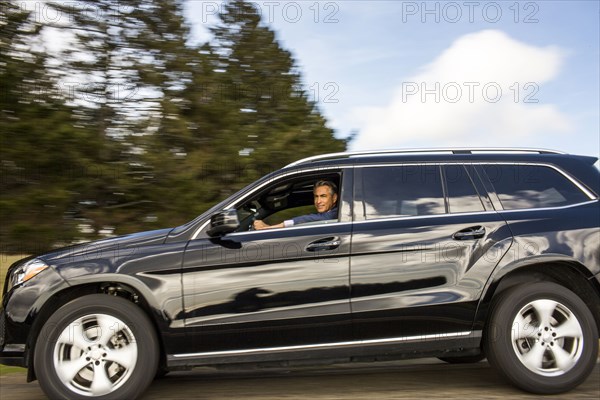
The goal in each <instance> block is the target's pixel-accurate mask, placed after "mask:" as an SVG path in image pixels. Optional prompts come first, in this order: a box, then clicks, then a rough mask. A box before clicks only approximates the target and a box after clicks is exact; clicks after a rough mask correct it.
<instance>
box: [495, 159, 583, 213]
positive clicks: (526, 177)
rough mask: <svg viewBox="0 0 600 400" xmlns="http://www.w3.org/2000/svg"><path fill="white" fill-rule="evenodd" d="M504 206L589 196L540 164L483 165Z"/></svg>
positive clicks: (547, 203)
mask: <svg viewBox="0 0 600 400" xmlns="http://www.w3.org/2000/svg"><path fill="white" fill-rule="evenodd" d="M484 169H485V171H486V173H487V175H488V177H489V179H490V181H491V182H492V184H493V185H494V188H495V190H496V194H497V195H498V198H499V199H500V202H501V203H502V207H503V208H504V209H505V210H516V209H524V208H543V207H560V206H564V205H569V204H576V203H581V202H583V201H586V200H589V198H588V197H587V196H586V195H585V194H584V193H583V192H582V191H581V190H580V189H579V188H578V187H577V186H576V185H575V184H574V183H573V182H571V181H570V180H569V179H568V178H566V177H565V176H564V175H563V174H561V173H560V172H558V171H556V170H555V169H553V168H550V167H546V166H540V165H486V166H484Z"/></svg>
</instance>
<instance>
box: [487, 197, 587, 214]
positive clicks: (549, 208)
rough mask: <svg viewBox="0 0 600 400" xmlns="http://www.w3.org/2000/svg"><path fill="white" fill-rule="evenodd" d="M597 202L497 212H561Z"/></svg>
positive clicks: (500, 211)
mask: <svg viewBox="0 0 600 400" xmlns="http://www.w3.org/2000/svg"><path fill="white" fill-rule="evenodd" d="M597 201H598V199H594V200H590V201H584V202H582V203H575V204H569V205H566V206H559V207H540V208H516V209H514V210H498V211H497V212H499V213H513V212H523V211H540V210H542V211H544V210H546V211H548V210H560V209H563V208H571V207H579V206H583V205H586V204H593V203H596V202H597Z"/></svg>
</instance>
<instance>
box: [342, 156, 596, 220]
mask: <svg viewBox="0 0 600 400" xmlns="http://www.w3.org/2000/svg"><path fill="white" fill-rule="evenodd" d="M411 165H412V166H414V165H423V166H425V165H435V166H438V167H440V170H441V171H443V168H441V166H444V165H460V166H462V167H465V166H467V165H473V166H479V167H483V166H486V165H513V166H538V167H547V168H551V169H553V170H555V171H556V172H558V173H559V174H561V175H562V176H564V177H565V178H566V179H568V180H569V181H570V182H571V183H572V184H573V185H575V186H576V187H577V188H578V189H579V190H580V191H581V192H582V193H583V194H585V195H586V196H587V197H588V198H589V200H588V201H583V202H579V203H573V204H567V205H563V206H556V207H543V208H542V207H540V208H519V209H505V208H504V206H503V205H502V202H500V199H498V198H497V194H496V191H495V190H496V189H495V188H494V186H493V183H492V182H491V180H490V178H489V176H488V175H487V173H486V172H485V171H484V170H483V169H482V168H479V169H481V171H478V170H477V169H476V170H475V171H476V172H477V173H478V174H479V175H481V174H483V176H478V177H477V178H478V179H479V180H480V181H482V184H483V187H484V188H485V189H486V190H488V191H489V190H490V189H493V192H488V197H490V196H491V195H494V196H492V197H496V198H497V203H498V204H495V201H493V200H492V207H494V208H495V210H485V211H481V212H466V213H449V212H446V213H444V214H432V215H409V216H404V217H402V216H397V217H384V218H375V219H367V218H366V215H365V214H364V207H365V205H364V203H365V202H364V199H363V198H362V195H361V196H360V200H359V201H358V202H357V201H356V198H357V197H356V194H357V191H358V190H359V189H360V190H362V183H361V186H360V188H359V186H358V185H357V184H355V189H354V198H353V202H354V204H355V207H353V210H354V212H355V214H354V218H353V220H354V222H355V223H361V222H374V221H390V220H398V219H402V220H403V219H407V218H411V219H414V218H432V217H440V216H452V215H477V214H487V213H490V212H513V211H531V210H556V209H563V208H571V207H575V206H579V205H582V204H589V203H593V202H594V201H597V200H598V199H599V198H598V197H596V196H594V194H593V193H592V192H590V191H589V190H588V189H587V188H586V187H585V186H583V185H582V184H581V183H580V182H579V181H577V179H575V178H574V177H572V176H571V175H570V174H569V173H568V172H566V171H564V170H563V169H562V168H560V167H558V166H556V165H554V164H550V163H540V162H514V161H474V162H470V161H469V162H460V161H456V162H443V161H442V162H440V161H434V162H427V161H425V162H392V163H385V164H362V165H355V166H354V169H355V182H359V181H360V182H362V170H363V169H364V168H374V167H377V168H382V167H403V166H411ZM467 173H468V170H467ZM357 177H359V178H360V179H356V178H357ZM473 179H475V178H473ZM486 182H487V183H488V184H489V185H491V188H487V185H486ZM473 183H474V182H473ZM475 189H476V191H477V193H478V195H479V198H480V200H481V196H482V194H481V193H479V191H478V190H477V186H475ZM444 196H445V200H444V201H446V202H447V201H448V200H447V195H446V193H444ZM357 203H360V204H357ZM484 204H485V203H484ZM498 205H499V206H500V208H498V207H497V206H498ZM357 210H363V214H362V215H358V214H356V211H357Z"/></svg>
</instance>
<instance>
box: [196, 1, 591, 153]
mask: <svg viewBox="0 0 600 400" xmlns="http://www.w3.org/2000/svg"><path fill="white" fill-rule="evenodd" d="M254 4H255V6H256V7H257V8H258V9H259V10H260V11H261V13H262V16H263V20H264V21H265V23H268V24H269V25H270V26H271V27H272V28H273V29H274V30H276V32H277V37H278V39H279V40H280V42H281V44H282V45H283V47H285V48H286V49H288V50H290V51H291V52H292V54H293V55H294V57H295V58H296V61H297V64H298V66H299V67H300V70H301V72H302V74H303V77H304V81H305V85H306V87H307V89H309V90H311V91H312V92H313V94H314V95H315V98H316V100H317V101H318V104H319V107H320V109H321V111H322V112H323V113H324V114H325V116H326V117H327V119H328V120H329V125H330V126H331V127H332V128H333V129H335V131H336V134H337V135H338V136H340V137H342V136H346V135H348V134H349V133H350V132H352V131H357V132H358V136H357V138H356V140H355V141H354V142H353V143H352V144H351V149H353V150H361V149H368V148H401V147H440V146H454V147H458V146H492V147H505V146H509V147H542V148H553V149H558V150H562V151H567V152H571V153H580V154H588V155H595V156H598V155H600V126H599V123H600V115H599V114H600V112H599V109H600V101H599V97H600V83H599V75H600V65H599V63H600V54H599V49H600V42H599V41H600V28H599V20H600V2H598V1H535V2H533V1H519V2H517V1H495V2H493V1H456V2H447V1H444V2H436V1H429V2H423V1H416V2H413V1H364V0H356V1H346V0H344V1H313V0H309V1H295V2H291V1H268V0H266V1H260V0H259V1H256V2H254ZM221 5H222V2H220V1H199V0H188V3H187V5H186V16H187V18H188V20H189V22H190V23H191V24H192V26H193V33H194V35H195V37H196V38H197V39H198V40H199V41H203V40H206V38H208V33H207V30H206V27H207V26H208V25H209V24H210V23H211V22H213V21H214V17H213V15H214V10H215V9H217V8H218V7H221Z"/></svg>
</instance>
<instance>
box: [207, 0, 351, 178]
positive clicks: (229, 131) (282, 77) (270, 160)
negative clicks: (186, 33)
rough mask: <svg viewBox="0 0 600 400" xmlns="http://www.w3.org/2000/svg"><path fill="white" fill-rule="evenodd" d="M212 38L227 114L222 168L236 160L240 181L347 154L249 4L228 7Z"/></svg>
mask: <svg viewBox="0 0 600 400" xmlns="http://www.w3.org/2000/svg"><path fill="white" fill-rule="evenodd" d="M213 34H214V36H215V43H214V52H215V53H216V54H218V55H219V57H218V68H219V70H221V71H223V72H222V73H221V74H219V77H218V79H219V82H220V83H219V85H220V87H221V89H222V90H221V92H222V96H221V98H220V102H221V103H222V104H221V108H222V109H223V110H226V111H225V112H224V113H223V115H224V119H225V121H224V124H223V125H221V127H220V129H221V133H222V134H220V135H219V138H220V139H221V140H222V142H221V144H220V146H219V147H220V149H221V151H222V154H223V156H222V159H221V160H220V162H221V163H224V164H227V163H230V162H231V161H232V160H237V161H238V162H240V163H242V164H243V165H246V167H244V168H243V169H244V170H245V171H247V172H249V173H248V174H245V175H244V176H243V177H242V179H251V178H256V177H258V176H259V175H262V174H264V173H266V172H269V171H273V170H276V169H278V168H281V167H282V166H284V165H285V164H287V163H289V162H291V161H294V160H296V159H298V158H301V157H303V156H309V155H314V154H319V153H324V152H335V151H343V150H344V149H345V148H346V141H345V140H341V139H337V138H335V136H334V132H333V130H331V129H330V128H328V127H327V126H326V125H325V122H326V121H325V119H324V118H323V116H322V115H321V113H320V111H319V110H318V108H317V106H316V104H315V103H314V102H312V101H311V100H310V99H309V97H308V95H307V93H306V92H305V91H304V90H303V89H302V78H301V75H300V72H299V70H298V68H297V66H296V64H295V61H294V59H293V57H292V55H291V54H290V52H289V51H287V50H285V49H283V48H282V47H281V46H280V44H279V42H278V41H277V39H276V37H275V33H274V32H273V31H272V30H271V29H270V28H269V27H267V26H265V25H263V24H262V23H261V19H260V14H259V13H258V12H257V10H256V9H255V8H254V6H253V5H252V4H251V3H249V2H246V1H243V0H235V1H231V2H229V3H228V4H227V6H226V7H225V12H224V13H222V14H221V23H220V24H219V25H218V26H217V27H215V28H214V30H213ZM240 154H241V155H248V156H247V157H240Z"/></svg>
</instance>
